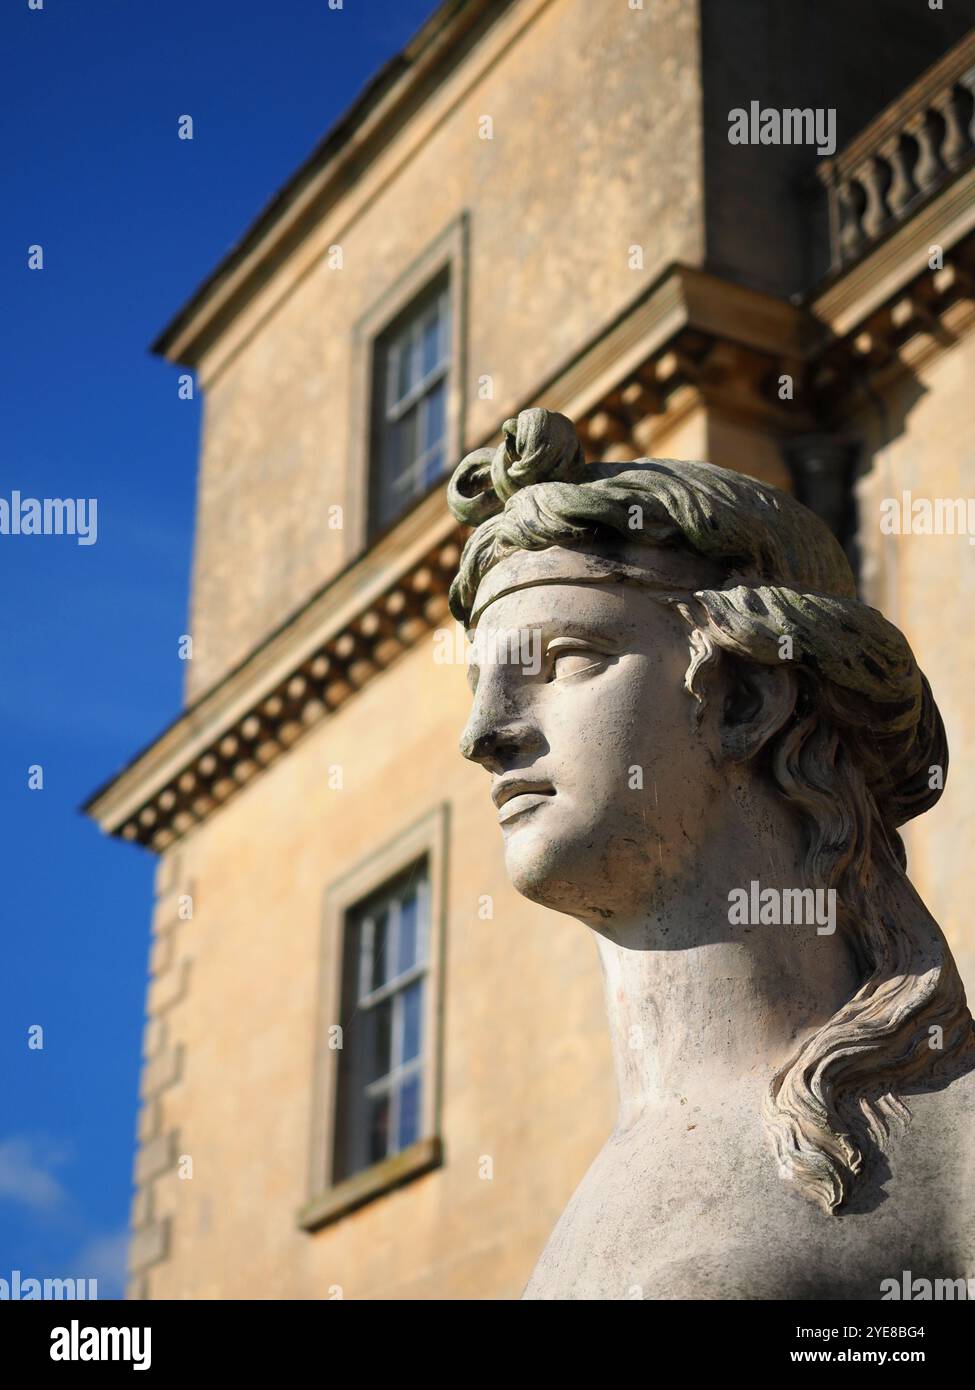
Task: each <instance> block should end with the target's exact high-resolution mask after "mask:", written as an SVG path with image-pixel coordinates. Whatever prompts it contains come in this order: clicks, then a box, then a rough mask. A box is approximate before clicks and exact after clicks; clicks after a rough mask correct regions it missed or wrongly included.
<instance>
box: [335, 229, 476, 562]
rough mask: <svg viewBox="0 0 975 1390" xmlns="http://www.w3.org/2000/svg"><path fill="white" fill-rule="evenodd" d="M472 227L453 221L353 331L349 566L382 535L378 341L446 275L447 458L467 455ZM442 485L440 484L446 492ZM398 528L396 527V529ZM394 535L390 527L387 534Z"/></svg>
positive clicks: (347, 504) (347, 505)
mask: <svg viewBox="0 0 975 1390" xmlns="http://www.w3.org/2000/svg"><path fill="white" fill-rule="evenodd" d="M468 226H469V218H468V214H467V212H466V211H464V212H462V213H460V215H459V216H457V217H455V218H453V219H452V220H451V222H449V223H448V225H447V226H446V227H445V228H444V230H443V231H442V232H441V233H440V234H439V236H437V237H436V238H435V239H434V240H433V242H431V243H430V245H429V246H428V247H427V248H426V250H425V251H423V252H421V253H420V255H419V256H417V257H416V259H415V260H414V261H413V262H412V263H411V264H410V265H409V266H408V267H407V269H406V270H405V271H404V272H403V274H402V275H401V276H400V277H399V279H398V280H396V281H395V282H394V283H393V284H392V285H389V286H387V287H386V289H384V290H383V293H382V295H381V296H380V298H379V299H378V300H377V301H376V302H375V304H373V306H372V308H371V309H369V310H368V311H367V312H366V313H365V314H363V316H362V317H361V318H360V319H359V320H358V321H357V323H356V324H355V326H354V328H353V330H352V366H351V377H352V400H351V404H350V410H349V441H350V445H349V467H348V469H347V472H346V477H347V484H346V496H345V527H344V532H345V536H346V544H347V546H348V550H347V552H346V562H347V563H351V562H352V561H354V560H355V559H357V558H358V557H359V556H360V555H361V554H362V553H363V551H365V550H366V549H367V547H368V546H369V545H370V544H372V543H373V542H374V541H375V540H376V539H377V536H378V535H381V534H382V532H378V533H376V534H375V535H373V536H370V535H369V531H368V526H369V515H368V513H369V497H370V491H371V487H370V470H371V465H372V458H371V449H372V439H373V428H372V423H373V401H372V390H373V378H374V372H373V355H374V349H375V345H376V342H377V340H378V339H379V338H380V337H381V336H382V334H383V333H384V332H385V331H386V330H387V329H388V328H389V327H390V325H391V324H393V323H394V322H395V320H396V319H398V318H400V317H401V316H403V315H404V314H406V313H407V312H408V311H409V308H410V305H411V304H412V303H413V302H414V301H416V300H418V299H419V298H420V297H421V295H422V294H423V293H424V291H425V290H426V289H427V288H428V287H429V286H430V285H431V284H432V283H433V282H434V281H435V280H436V279H437V277H438V276H440V275H442V274H443V273H444V272H445V271H446V272H447V274H448V276H449V283H450V344H451V357H450V366H449V369H448V378H447V380H448V391H447V427H446V431H445V435H444V457H445V458H448V459H459V458H460V456H461V454H462V453H463V451H464V450H463V440H464V398H465V382H466V375H467V279H468V243H469V236H468ZM442 483H443V480H441V481H440V482H438V484H437V485H438V486H442ZM391 524H392V525H395V522H393V523H391ZM383 529H384V530H388V529H390V528H389V527H385V528H383Z"/></svg>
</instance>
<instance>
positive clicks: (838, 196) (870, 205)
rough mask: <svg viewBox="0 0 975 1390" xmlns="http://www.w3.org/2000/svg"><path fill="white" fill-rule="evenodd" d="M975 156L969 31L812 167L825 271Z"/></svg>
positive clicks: (838, 266)
mask: <svg viewBox="0 0 975 1390" xmlns="http://www.w3.org/2000/svg"><path fill="white" fill-rule="evenodd" d="M973 157H975V32H973V33H972V34H969V35H968V36H967V37H966V38H965V39H963V40H962V41H961V43H958V44H956V45H955V47H954V48H952V49H950V50H949V51H948V52H947V53H946V54H945V55H944V57H943V58H941V59H939V61H938V62H937V63H935V64H934V66H933V67H930V68H928V70H927V71H926V72H925V73H924V74H923V76H921V77H920V78H919V79H918V80H917V82H915V83H913V85H912V86H910V87H908V88H907V90H906V91H905V92H904V94H903V95H902V96H901V97H899V98H898V100H897V101H895V102H894V103H893V104H892V105H890V106H888V107H887V108H886V110H884V111H883V112H881V114H880V115H879V116H878V117H877V118H876V120H874V121H872V122H871V124H870V125H869V126H867V127H866V129H864V130H863V131H861V133H860V134H859V135H858V136H857V137H856V139H855V140H853V141H852V142H851V143H850V144H849V145H847V146H846V148H845V149H843V150H841V151H840V152H839V154H837V155H836V156H834V157H833V158H831V159H825V160H823V161H822V163H821V164H820V165H819V166H818V174H819V178H820V180H821V182H822V183H823V184H824V186H825V188H826V190H827V196H828V198H829V226H830V249H831V256H832V267H831V269H832V271H833V272H834V273H836V272H837V271H840V270H842V269H843V268H844V267H846V266H847V265H849V264H850V263H851V262H852V261H854V260H856V259H857V258H858V257H859V256H861V255H862V254H863V253H864V251H866V250H868V249H869V248H870V247H871V246H872V245H873V244H874V242H875V241H876V240H877V238H878V237H880V236H882V235H884V233H886V232H888V231H890V230H891V228H893V227H895V226H896V225H897V224H898V223H901V222H903V221H905V220H906V219H907V218H908V217H909V216H911V215H912V213H913V212H914V211H915V209H916V208H917V207H918V206H919V205H920V204H921V203H923V202H926V201H927V200H928V199H929V198H931V197H932V196H933V195H934V194H935V193H937V192H938V191H939V190H940V189H942V188H944V187H945V186H946V185H947V184H948V183H949V182H951V180H953V179H954V178H955V177H956V176H957V175H958V174H959V173H960V172H961V170H962V169H963V168H966V167H967V166H968V165H969V164H970V163H971V162H972V160H973Z"/></svg>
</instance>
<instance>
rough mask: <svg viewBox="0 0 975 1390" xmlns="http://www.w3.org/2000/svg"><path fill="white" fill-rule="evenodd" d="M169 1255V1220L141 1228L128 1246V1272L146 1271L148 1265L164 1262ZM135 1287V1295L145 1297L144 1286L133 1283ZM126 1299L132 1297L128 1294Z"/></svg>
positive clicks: (136, 1282)
mask: <svg viewBox="0 0 975 1390" xmlns="http://www.w3.org/2000/svg"><path fill="white" fill-rule="evenodd" d="M168 1253H169V1220H168V1218H167V1219H164V1220H162V1221H157V1222H155V1223H154V1224H153V1225H151V1226H143V1227H142V1229H141V1230H138V1231H135V1232H134V1233H133V1236H132V1240H131V1242H130V1244H129V1270H130V1272H131V1273H133V1274H137V1273H138V1272H139V1271H140V1270H143V1269H147V1268H148V1267H149V1266H150V1265H154V1264H158V1263H159V1261H160V1260H164V1259H165V1258H166V1256H167V1254H168ZM135 1286H136V1287H137V1288H138V1289H139V1290H140V1292H139V1293H138V1294H137V1295H135V1296H137V1297H139V1298H144V1297H146V1296H147V1290H146V1285H145V1284H143V1283H140V1282H139V1281H135ZM128 1297H130V1298H131V1297H133V1294H129V1295H128Z"/></svg>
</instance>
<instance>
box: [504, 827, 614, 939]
mask: <svg viewBox="0 0 975 1390" xmlns="http://www.w3.org/2000/svg"><path fill="white" fill-rule="evenodd" d="M520 839H521V843H514V842H513V841H512V840H509V842H508V844H507V845H506V847H505V865H506V867H507V870H508V877H509V878H510V879H511V882H512V884H513V886H514V887H515V889H516V890H517V891H518V892H519V893H520V894H521V895H522V897H523V898H527V899H528V900H529V901H530V902H533V903H539V904H540V905H541V906H542V907H547V908H550V909H551V910H552V911H553V912H566V913H568V914H569V915H570V916H573V917H578V916H585V917H586V918H587V919H588V917H589V915H590V913H589V911H588V909H589V908H590V907H591V904H589V903H588V902H587V897H588V896H589V895H588V894H587V893H586V890H585V887H584V868H583V873H582V874H580V872H579V870H580V867H581V864H580V855H579V854H573V853H572V852H571V850H570V849H569V847H568V846H566V845H564V844H561V843H556V844H552V843H551V842H548V843H546V842H545V841H540V840H539V839H537V838H535V837H534V836H532V837H529V836H521V837H520ZM596 915H597V917H598V916H601V915H602V913H600V912H598V911H597V914H596Z"/></svg>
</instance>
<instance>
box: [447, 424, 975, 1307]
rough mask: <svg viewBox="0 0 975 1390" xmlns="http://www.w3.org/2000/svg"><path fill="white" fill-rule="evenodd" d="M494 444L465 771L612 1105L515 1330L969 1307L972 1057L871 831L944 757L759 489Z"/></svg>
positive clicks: (898, 651) (851, 606)
mask: <svg viewBox="0 0 975 1390" xmlns="http://www.w3.org/2000/svg"><path fill="white" fill-rule="evenodd" d="M503 436H504V438H503V443H502V445H501V446H500V447H499V448H498V449H497V450H496V451H491V450H486V449H481V450H477V451H476V452H475V453H473V454H470V455H468V457H467V458H465V459H464V461H463V462H462V463H461V464H460V466H459V468H458V469H457V470H456V472H455V474H454V476H453V478H452V480H451V483H450V488H449V502H450V506H451V509H452V511H453V512H454V514H455V515H456V516H457V517H458V518H459V519H460V520H462V521H464V522H466V523H467V524H469V525H471V526H473V527H474V528H475V529H474V531H473V533H472V535H471V536H470V538H469V540H468V542H467V544H466V546H465V549H464V553H463V557H462V559H461V563H460V571H459V573H458V575H457V578H456V579H455V581H454V584H453V587H452V590H451V609H452V612H453V614H454V616H455V617H456V618H457V619H458V620H459V621H461V622H462V623H463V624H464V626H465V628H466V629H467V631H468V636H469V637H470V638H471V640H472V641H473V643H474V652H473V656H474V660H473V661H472V663H471V683H472V686H473V688H474V703H473V709H472V712H471V717H470V720H469V722H468V725H467V727H466V729H465V731H464V733H463V737H462V745H461V746H462V751H463V753H464V755H465V756H466V757H467V758H470V759H471V760H473V761H474V762H477V763H480V764H481V765H482V766H483V767H484V768H486V769H487V771H488V772H489V773H490V774H491V783H492V786H491V795H492V798H493V800H494V802H495V804H496V806H497V808H498V819H499V821H500V823H501V830H502V834H503V837H504V846H505V858H506V864H507V868H508V871H509V873H510V876H511V879H512V881H513V883H514V884H515V886H516V888H517V889H518V890H519V891H520V892H521V893H523V894H524V895H525V897H527V898H530V899H531V900H532V901H534V902H537V903H542V904H544V905H545V906H546V907H549V908H552V909H554V910H555V911H557V912H562V913H566V914H567V915H569V916H571V917H575V918H577V919H579V921H581V922H583V923H585V924H586V925H587V926H588V927H591V928H592V930H593V932H594V933H595V936H596V943H597V946H598V949H599V955H600V957H601V961H602V968H603V974H604V979H605V992H606V1005H607V1011H608V1015H609V1026H610V1034H611V1041H612V1047H613V1052H614V1056H615V1067H616V1073H617V1081H618V1089H619V1119H618V1122H617V1125H616V1128H615V1129H614V1131H613V1133H612V1134H611V1135H610V1136H609V1138H608V1139H607V1141H606V1143H605V1145H604V1147H603V1148H602V1150H601V1151H600V1153H599V1154H598V1156H597V1157H596V1159H595V1161H594V1162H593V1164H592V1166H591V1168H590V1169H589V1171H588V1173H587V1174H586V1176H585V1177H584V1179H583V1181H582V1183H581V1185H580V1186H579V1188H578V1189H577V1191H576V1192H575V1194H574V1196H573V1197H572V1199H571V1201H570V1203H569V1205H568V1206H567V1208H566V1209H565V1211H564V1213H563V1214H562V1216H561V1218H560V1220H559V1222H558V1224H557V1226H556V1228H555V1230H554V1232H553V1234H552V1236H551V1239H550V1240H549V1243H548V1245H547V1247H546V1249H545V1251H544V1253H543V1254H542V1256H541V1259H540V1260H539V1263H538V1265H537V1267H536V1269H535V1272H534V1274H533V1276H532V1278H531V1281H530V1283H529V1285H528V1288H527V1290H526V1292H525V1297H526V1298H607V1299H616V1298H640V1297H643V1298H760V1299H761V1298H790V1299H805V1298H835V1299H882V1298H886V1297H902V1296H906V1295H905V1293H904V1290H905V1289H907V1288H913V1289H914V1290H915V1294H914V1296H918V1297H924V1296H925V1295H924V1287H925V1281H931V1284H932V1287H933V1286H934V1281H935V1280H942V1281H945V1280H952V1281H955V1280H969V1279H970V1280H971V1281H972V1282H971V1283H970V1284H969V1285H968V1289H969V1292H968V1297H970V1298H975V1182H973V1178H975V1033H973V1023H972V1017H971V1014H970V1013H969V1010H968V1007H967V1004H966V999H965V992H964V989H963V987H962V983H961V980H960V979H959V976H958V973H957V970H956V967H955V963H954V961H953V959H952V956H951V952H950V950H949V948H948V945H947V943H946V941H945V939H944V937H943V935H942V933H941V931H940V929H939V927H938V925H937V923H936V922H935V921H934V919H933V918H932V917H931V915H930V913H929V912H928V911H927V909H926V908H925V906H924V904H923V903H922V902H921V900H920V898H919V897H918V895H917V893H916V892H915V890H914V888H913V887H912V886H911V883H910V881H909V879H908V877H907V873H906V856H905V853H904V847H903V844H902V842H901V839H900V836H899V835H898V831H897V827H898V826H900V825H902V824H903V823H904V822H905V821H907V820H909V819H910V818H911V817H913V816H916V815H919V814H920V813H921V812H922V811H925V810H927V809H928V807H930V806H932V805H933V804H934V803H935V801H937V799H938V797H939V795H940V789H941V787H942V785H943V780H944V773H945V769H946V764H947V756H948V752H947V744H946V740H945V733H944V728H943V726H942V722H941V717H940V715H939V713H938V709H937V706H936V705H935V702H934V699H933V697H932V694H931V691H930V688H929V686H928V683H927V681H926V680H925V678H924V676H923V675H922V673H921V672H920V670H919V669H918V667H917V664H916V662H915V660H914V657H913V654H912V652H911V650H910V648H909V646H908V644H907V642H906V641H905V639H904V637H903V636H902V634H901V633H900V632H899V631H898V630H897V629H896V628H895V627H893V626H891V624H890V623H888V622H886V621H885V619H884V618H883V617H881V615H880V614H879V613H878V612H876V611H875V610H874V609H872V608H868V607H867V606H866V605H865V604H863V603H861V602H860V601H859V600H858V599H857V597H856V591H855V586H854V580H853V575H852V573H851V570H850V567H849V564H848V563H847V560H846V558H845V556H844V554H843V552H842V550H841V549H840V547H839V545H838V543H837V542H836V541H835V540H834V539H833V537H832V535H831V534H830V532H829V531H828V529H827V528H826V526H825V525H824V524H823V523H822V522H820V521H819V519H818V518H817V517H816V516H815V515H813V514H812V513H811V512H809V511H807V510H806V509H805V508H804V507H802V506H800V505H799V504H798V503H797V502H795V501H794V500H793V499H792V498H790V497H788V496H786V495H785V494H783V493H780V492H778V491H777V490H776V489H775V488H772V487H769V486H766V485H765V484H762V483H759V482H756V481H755V480H754V479H752V478H748V477H745V476H743V475H741V474H738V473H733V472H729V471H727V470H725V469H722V468H717V467H714V466H712V465H710V464H707V463H690V462H684V461H680V460H665V459H640V460H638V461H636V462H634V463H607V464H589V465H587V464H586V463H585V460H584V458H583V454H582V449H581V446H580V444H579V441H578V438H577V436H576V434H575V431H574V430H573V427H572V425H571V423H570V422H569V421H568V420H567V419H565V417H564V416H561V415H556V414H554V413H549V412H548V411H545V410H526V411H523V412H522V413H521V414H520V415H519V416H518V418H517V420H509V421H507V422H506V424H505V425H504V430H503ZM526 639H527V640H526ZM536 646H537V650H538V652H539V659H538V660H537V661H527V662H526V661H525V660H524V656H525V653H526V650H533V649H535V647H536ZM526 1007H530V1005H529V1004H528V1003H527V1001H526ZM574 1103H576V1101H575V1098H574V1097H572V1096H567V1097H566V1113H565V1123H566V1125H567V1126H569V1125H571V1124H572V1110H571V1107H572V1105H573V1104H574ZM895 1283H896V1286H897V1290H898V1292H894V1285H895ZM942 1287H943V1288H945V1287H946V1286H945V1285H942ZM952 1287H953V1289H954V1290H955V1292H954V1294H953V1295H952V1294H948V1295H945V1296H955V1297H962V1296H964V1295H963V1293H962V1292H961V1288H962V1286H961V1285H959V1284H953V1286H952ZM918 1291H920V1292H918ZM935 1296H936V1295H935Z"/></svg>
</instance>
